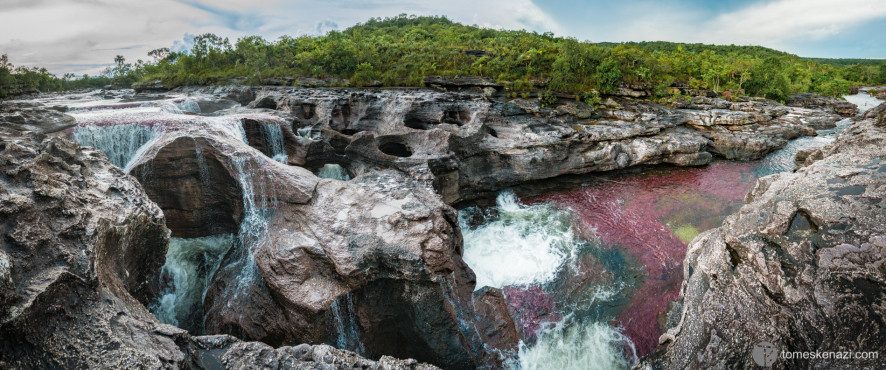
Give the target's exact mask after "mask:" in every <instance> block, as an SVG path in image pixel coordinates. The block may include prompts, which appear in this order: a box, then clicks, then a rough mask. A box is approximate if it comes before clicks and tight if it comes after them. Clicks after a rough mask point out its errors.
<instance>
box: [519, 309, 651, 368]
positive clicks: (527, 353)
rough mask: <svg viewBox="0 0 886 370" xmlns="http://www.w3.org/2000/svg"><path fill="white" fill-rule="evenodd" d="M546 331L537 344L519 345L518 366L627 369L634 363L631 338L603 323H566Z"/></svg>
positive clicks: (634, 353) (562, 322) (635, 360)
mask: <svg viewBox="0 0 886 370" xmlns="http://www.w3.org/2000/svg"><path fill="white" fill-rule="evenodd" d="M567 321H568V320H563V321H561V323H560V324H558V325H556V326H554V327H553V328H550V329H548V330H545V331H544V332H543V333H542V334H541V336H540V337H539V339H538V341H537V342H536V343H535V344H534V345H532V346H527V345H525V344H523V343H520V350H519V367H520V368H521V369H522V370H536V369H561V370H571V369H577V370H578V369H582V370H583V369H629V368H630V367H631V366H632V365H633V364H634V363H636V362H637V353H636V350H634V345H633V343H631V341H630V339H628V338H627V337H625V336H624V334H622V333H621V332H620V331H619V330H618V329H616V328H613V327H612V326H609V325H607V324H605V323H601V322H590V323H577V324H573V325H569V324H567V323H566V322H567Z"/></svg>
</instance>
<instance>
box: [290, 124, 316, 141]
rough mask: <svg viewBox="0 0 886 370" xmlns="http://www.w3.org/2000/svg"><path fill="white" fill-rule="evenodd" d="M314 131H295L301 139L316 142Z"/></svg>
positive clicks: (304, 129) (303, 129)
mask: <svg viewBox="0 0 886 370" xmlns="http://www.w3.org/2000/svg"><path fill="white" fill-rule="evenodd" d="M313 133H314V129H313V128H312V127H302V128H300V129H296V130H295V134H296V135H298V137H300V138H305V139H308V140H314V134H313Z"/></svg>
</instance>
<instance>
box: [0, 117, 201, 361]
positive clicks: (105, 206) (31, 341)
mask: <svg viewBox="0 0 886 370" xmlns="http://www.w3.org/2000/svg"><path fill="white" fill-rule="evenodd" d="M26 124H36V123H31V122H26ZM3 134H4V141H3V143H2V145H0V183H2V185H0V225H2V227H0V230H3V242H0V338H2V339H0V367H3V368H46V367H89V368H100V367H101V368H104V367H114V368H124V367H155V368H156V367H163V366H176V364H180V363H181V361H183V359H184V355H183V354H182V353H181V352H180V350H179V347H178V345H177V344H176V343H175V341H174V340H173V339H171V338H169V337H167V336H164V335H161V334H157V333H156V332H155V330H156V328H158V327H159V326H160V324H159V323H158V322H156V320H155V319H154V318H153V316H152V315H151V314H150V313H149V312H148V311H147V309H146V308H145V306H144V304H145V303H147V302H148V301H149V300H150V289H149V284H148V282H149V281H150V280H151V279H152V278H153V277H154V276H155V274H156V273H157V271H158V270H159V268H160V266H161V265H162V264H163V261H164V254H165V253H166V246H167V243H168V240H169V239H168V238H169V232H168V230H167V229H166V227H165V226H164V218H163V214H162V213H161V211H160V208H158V207H157V206H156V205H155V204H154V203H153V202H151V201H150V200H148V199H147V197H146V196H145V194H144V191H143V190H142V187H141V186H140V185H139V184H138V183H136V182H135V181H134V179H133V178H132V177H129V176H126V175H125V174H124V173H123V172H122V171H121V170H120V169H119V168H117V167H115V166H114V165H112V164H111V163H110V162H108V160H107V158H106V157H105V155H104V154H102V153H101V152H98V151H96V150H92V149H85V148H81V147H80V146H79V145H77V144H76V143H74V142H72V141H70V140H68V139H65V138H59V137H55V138H45V137H43V136H41V135H36V134H34V133H33V132H28V133H24V134H20V135H19V134H16V133H14V132H9V131H6V132H4V133H3Z"/></svg>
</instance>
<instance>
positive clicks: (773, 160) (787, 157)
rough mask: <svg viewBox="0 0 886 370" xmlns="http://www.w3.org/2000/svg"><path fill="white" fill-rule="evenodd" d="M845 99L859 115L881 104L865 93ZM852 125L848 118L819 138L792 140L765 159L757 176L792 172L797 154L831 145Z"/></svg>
mask: <svg viewBox="0 0 886 370" xmlns="http://www.w3.org/2000/svg"><path fill="white" fill-rule="evenodd" d="M843 98H845V99H846V100H848V101H849V102H850V103H853V104H855V105H856V106H858V111H859V113H864V112H866V111H867V110H869V109H872V108H874V107H876V106H877V105H879V104H880V103H881V102H880V101H878V100H877V99H876V98H874V97H871V96H870V95H868V94H865V93H859V94H855V95H846V96H844V97H843ZM851 124H852V120H851V119H849V118H846V119H843V120H840V121H839V122H837V127H834V128H830V129H825V130H818V131H816V133H817V134H818V135H817V136H804V137H801V138H797V139H794V140H792V141H791V142H789V143H788V144H787V145H786V146H785V147H784V148H781V149H779V150H777V151H775V152H772V153H770V154H769V155H767V156H766V158H763V160H762V161H761V162H760V166H759V167H757V169H756V171H755V172H756V174H757V176H760V177H763V176H766V175H771V174H774V173H779V172H787V171H792V170H793V169H794V167H796V166H797V165H796V163H794V157H795V156H796V155H797V152H799V151H800V150H804V149H813V148H820V147H823V146H825V145H828V144H830V143H831V142H833V141H834V140H835V139H836V138H837V135H838V134H839V133H840V132H842V131H843V130H844V129H845V128H846V127H849V126H850V125H851Z"/></svg>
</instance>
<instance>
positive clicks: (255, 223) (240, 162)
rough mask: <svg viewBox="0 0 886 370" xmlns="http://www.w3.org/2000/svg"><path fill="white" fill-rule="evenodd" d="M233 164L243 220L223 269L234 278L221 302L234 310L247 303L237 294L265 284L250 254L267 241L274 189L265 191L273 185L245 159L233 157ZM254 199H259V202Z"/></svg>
mask: <svg viewBox="0 0 886 370" xmlns="http://www.w3.org/2000/svg"><path fill="white" fill-rule="evenodd" d="M232 164H233V166H234V169H235V170H236V171H237V180H238V181H239V182H240V188H241V189H242V192H243V199H242V200H243V220H242V221H241V222H240V230H239V232H238V234H237V238H235V244H234V248H236V249H235V251H234V252H233V253H232V256H233V257H232V260H231V261H230V262H228V264H227V265H226V266H224V267H223V268H224V269H225V270H228V271H233V272H234V274H235V276H236V277H235V278H234V283H233V284H229V285H227V286H226V287H225V292H224V298H225V299H226V300H227V301H228V303H227V305H228V307H236V306H237V304H238V302H239V300H241V299H250V297H249V296H248V295H241V294H240V293H241V292H244V291H246V290H247V289H248V288H249V287H250V286H253V285H255V284H264V280H263V279H262V276H261V273H260V272H259V271H258V265H256V263H255V257H254V256H253V253H254V252H255V249H256V248H257V247H259V246H260V245H261V244H262V243H263V242H265V241H266V240H267V237H268V229H269V223H268V219H269V218H270V216H271V214H272V212H273V209H274V208H275V207H276V206H277V200H276V195H275V191H274V189H273V187H272V188H271V189H266V188H265V184H266V183H272V181H269V179H267V178H266V176H267V174H266V173H265V171H264V170H263V168H261V167H259V166H256V165H255V164H253V163H252V160H251V159H249V158H248V157H245V156H234V157H233V158H232ZM268 190H270V191H268ZM256 198H258V199H259V201H258V202H256Z"/></svg>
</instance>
